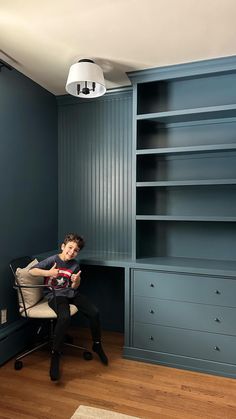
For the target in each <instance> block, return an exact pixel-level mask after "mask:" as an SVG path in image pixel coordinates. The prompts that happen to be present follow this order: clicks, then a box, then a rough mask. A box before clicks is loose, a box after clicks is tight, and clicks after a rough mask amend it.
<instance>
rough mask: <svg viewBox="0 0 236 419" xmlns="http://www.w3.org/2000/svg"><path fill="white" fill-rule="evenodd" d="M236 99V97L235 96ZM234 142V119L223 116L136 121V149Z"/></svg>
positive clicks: (235, 130) (235, 133)
mask: <svg viewBox="0 0 236 419" xmlns="http://www.w3.org/2000/svg"><path fill="white" fill-rule="evenodd" d="M235 100H236V98H235ZM227 143H228V144H235V143H236V121H234V120H231V119H227V118H225V119H224V120H223V121H222V120H221V122H219V121H217V120H216V121H211V122H210V121H207V122H206V121H205V122H204V123H203V122H201V123H185V124H183V123H177V124H169V125H168V124H164V123H163V124H161V123H157V122H155V121H150V120H144V121H142V120H140V121H137V149H138V150H142V149H150V148H171V147H189V146H205V145H215V144H227Z"/></svg>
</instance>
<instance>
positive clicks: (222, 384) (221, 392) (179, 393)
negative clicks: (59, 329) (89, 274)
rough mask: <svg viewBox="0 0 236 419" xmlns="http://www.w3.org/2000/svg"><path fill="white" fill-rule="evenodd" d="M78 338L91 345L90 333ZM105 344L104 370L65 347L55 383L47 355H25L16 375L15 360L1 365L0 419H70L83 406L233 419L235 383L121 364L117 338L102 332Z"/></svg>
mask: <svg viewBox="0 0 236 419" xmlns="http://www.w3.org/2000/svg"><path fill="white" fill-rule="evenodd" d="M72 333H73V335H74V338H75V340H76V339H78V335H77V334H78V332H77V331H76V330H75V329H74V330H73V331H72ZM79 335H80V338H81V335H82V337H83V340H84V343H85V344H87V345H91V340H90V335H89V332H88V330H86V329H84V330H80V331H79ZM103 341H104V347H105V349H106V352H107V354H108V356H109V361H110V362H109V366H108V367H106V366H104V365H102V364H101V363H100V361H99V359H98V358H97V356H96V355H95V356H94V359H93V360H92V361H85V360H84V359H83V357H82V355H81V353H80V354H78V352H77V351H76V350H75V349H71V348H67V349H66V350H65V352H64V356H63V359H62V379H61V381H60V382H59V383H53V382H51V381H50V379H49V376H48V369H49V355H48V352H47V351H46V350H41V351H38V352H37V353H34V354H31V355H30V356H28V357H27V358H26V359H25V360H24V367H23V369H22V370H20V371H15V370H14V362H13V361H9V362H8V363H6V364H5V365H3V366H2V367H1V368H0V393H1V400H0V419H13V418H14V419H15V418H17V419H18V418H19V419H69V418H70V417H71V416H72V414H73V413H74V411H75V410H76V409H77V408H78V407H79V405H81V404H83V405H88V406H93V407H98V408H103V409H108V410H113V411H117V412H120V413H124V414H127V415H133V416H139V417H140V418H144V419H159V418H160V419H174V418H176V419H198V418H204V419H222V418H224V419H235V418H236V400H235V394H236V380H234V379H230V378H224V377H217V376H211V375H207V374H202V373H196V372H191V371H186V370H179V369H175V368H169V367H164V366H159V365H153V364H147V363H143V362H138V361H130V360H127V359H124V358H122V347H123V335H122V334H120V333H113V332H104V339H103Z"/></svg>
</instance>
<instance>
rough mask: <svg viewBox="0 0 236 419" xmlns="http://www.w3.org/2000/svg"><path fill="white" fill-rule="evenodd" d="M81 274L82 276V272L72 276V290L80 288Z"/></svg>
mask: <svg viewBox="0 0 236 419" xmlns="http://www.w3.org/2000/svg"><path fill="white" fill-rule="evenodd" d="M80 274H81V271H79V272H78V273H77V274H72V275H71V282H72V285H71V288H78V287H79V286H80V280H81V278H80Z"/></svg>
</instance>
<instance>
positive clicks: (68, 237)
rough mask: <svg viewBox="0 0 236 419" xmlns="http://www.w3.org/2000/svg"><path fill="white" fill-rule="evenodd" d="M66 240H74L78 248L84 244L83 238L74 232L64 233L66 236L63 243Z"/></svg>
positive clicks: (81, 247) (65, 242)
mask: <svg viewBox="0 0 236 419" xmlns="http://www.w3.org/2000/svg"><path fill="white" fill-rule="evenodd" d="M68 242H75V243H76V244H77V246H78V248H79V250H81V249H83V247H84V245H85V241H84V238H83V237H82V236H79V235H78V234H75V233H69V234H67V235H66V237H65V238H64V240H63V243H64V244H67V243H68Z"/></svg>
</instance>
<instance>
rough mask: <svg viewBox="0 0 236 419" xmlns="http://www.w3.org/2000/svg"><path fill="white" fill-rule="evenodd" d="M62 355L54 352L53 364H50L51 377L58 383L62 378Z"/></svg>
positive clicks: (52, 356)
mask: <svg viewBox="0 0 236 419" xmlns="http://www.w3.org/2000/svg"><path fill="white" fill-rule="evenodd" d="M59 367H60V354H59V352H56V351H52V355H51V364H50V377H51V380H52V381H58V380H59V378H60V370H59Z"/></svg>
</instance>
